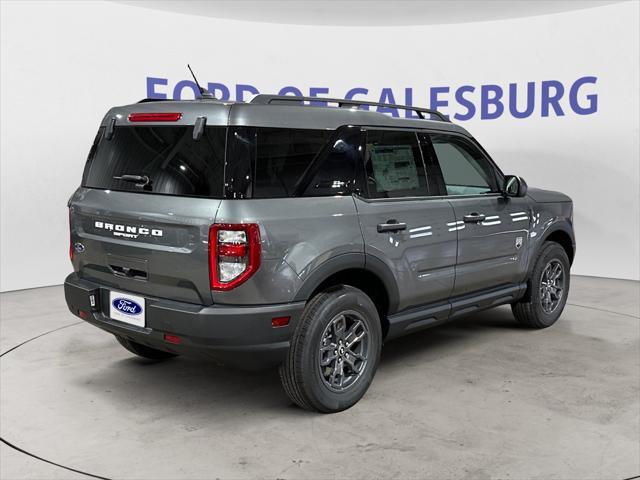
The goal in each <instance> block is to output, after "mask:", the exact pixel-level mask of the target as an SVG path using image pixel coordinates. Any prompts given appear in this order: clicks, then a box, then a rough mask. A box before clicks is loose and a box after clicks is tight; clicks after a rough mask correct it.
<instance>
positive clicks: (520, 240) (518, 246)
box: [516, 237, 522, 250]
mask: <svg viewBox="0 0 640 480" xmlns="http://www.w3.org/2000/svg"><path fill="white" fill-rule="evenodd" d="M521 246H522V237H516V250H520V247H521Z"/></svg>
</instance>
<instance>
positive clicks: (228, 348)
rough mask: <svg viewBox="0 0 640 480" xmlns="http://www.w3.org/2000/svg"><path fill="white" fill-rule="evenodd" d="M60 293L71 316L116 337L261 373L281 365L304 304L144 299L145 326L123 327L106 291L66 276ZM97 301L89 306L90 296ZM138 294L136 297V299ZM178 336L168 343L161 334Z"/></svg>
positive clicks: (123, 324)
mask: <svg viewBox="0 0 640 480" xmlns="http://www.w3.org/2000/svg"><path fill="white" fill-rule="evenodd" d="M64 294H65V299H66V301H67V306H68V307H69V310H70V311H71V313H73V314H74V315H76V316H80V312H81V311H82V312H83V316H81V317H80V318H83V317H86V318H83V320H85V321H87V322H89V323H91V324H92V325H95V326H96V327H99V328H101V329H103V330H106V331H108V332H110V333H113V334H115V335H120V336H123V337H126V338H129V339H131V340H133V341H134V342H138V343H141V344H143V345H148V346H150V347H152V348H156V349H159V350H164V351H167V352H172V353H177V354H181V355H191V356H206V357H209V358H213V359H215V360H217V361H219V362H222V363H225V364H227V365H231V366H235V367H239V368H246V369H260V368H268V367H272V366H275V365H277V364H279V363H280V362H282V360H283V359H284V357H285V355H286V353H287V351H288V349H289V342H290V339H291V337H292V334H293V330H294V329H295V326H296V324H297V322H298V319H299V318H300V315H301V314H302V310H303V308H304V302H296V303H285V304H277V305H256V306H229V305H211V306H203V305H195V304H191V303H183V302H175V301H172V300H166V299H162V298H153V297H145V301H146V314H145V315H146V326H145V327H144V328H141V327H136V326H133V325H128V324H126V323H122V322H119V321H117V320H113V319H111V318H109V316H108V314H109V289H107V288H104V287H102V286H101V285H99V284H97V283H94V282H90V281H87V280H84V279H80V278H78V276H77V275H76V274H75V273H72V274H71V275H69V276H68V277H67V278H66V280H65V283H64ZM91 295H94V298H95V299H96V304H95V306H93V307H92V306H91V302H90V296H91ZM136 295H139V294H136ZM283 316H289V317H291V320H290V321H289V324H288V325H287V326H285V327H278V328H273V327H272V326H271V319H272V318H274V317H283ZM165 333H169V334H172V335H178V336H179V337H180V344H179V345H175V344H172V343H168V342H167V341H165V339H164V334H165Z"/></svg>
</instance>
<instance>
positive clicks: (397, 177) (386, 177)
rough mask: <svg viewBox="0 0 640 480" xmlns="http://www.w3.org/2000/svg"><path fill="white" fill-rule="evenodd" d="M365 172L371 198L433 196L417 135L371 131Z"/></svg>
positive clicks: (367, 143) (412, 133)
mask: <svg viewBox="0 0 640 480" xmlns="http://www.w3.org/2000/svg"><path fill="white" fill-rule="evenodd" d="M365 169H366V172H367V185H368V190H369V197H371V198H392V197H414V196H425V195H429V189H428V187H427V181H426V174H425V169H424V164H423V162H422V156H421V153H420V147H419V146H418V140H417V138H416V135H415V133H414V132H407V131H396V130H368V131H367V142H366V149H365Z"/></svg>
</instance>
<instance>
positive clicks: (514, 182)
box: [502, 175, 527, 197]
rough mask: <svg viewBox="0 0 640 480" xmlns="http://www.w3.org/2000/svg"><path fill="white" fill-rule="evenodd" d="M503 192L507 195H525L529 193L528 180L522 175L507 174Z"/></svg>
mask: <svg viewBox="0 0 640 480" xmlns="http://www.w3.org/2000/svg"><path fill="white" fill-rule="evenodd" d="M502 194H503V195H504V196H505V197H524V196H525V195H526V194H527V182H525V181H524V178H522V177H516V176H515V175H507V176H506V177H504V186H503V187H502Z"/></svg>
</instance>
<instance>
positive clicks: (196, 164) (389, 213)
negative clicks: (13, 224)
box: [65, 95, 575, 412]
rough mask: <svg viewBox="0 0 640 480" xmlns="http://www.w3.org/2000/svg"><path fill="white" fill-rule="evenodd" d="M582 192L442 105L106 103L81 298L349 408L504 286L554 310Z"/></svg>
mask: <svg viewBox="0 0 640 480" xmlns="http://www.w3.org/2000/svg"><path fill="white" fill-rule="evenodd" d="M375 106H378V107H380V106H383V107H384V108H385V109H386V110H387V111H391V112H393V113H396V112H400V111H401V112H402V114H403V115H405V116H404V117H401V116H399V115H398V116H388V115H385V114H382V113H379V112H376V111H373V107H375ZM572 210H573V206H572V202H571V199H570V198H569V197H567V196H566V195H563V194H561V193H557V192H552V191H546V190H539V189H533V188H527V184H526V183H525V182H524V180H522V179H521V178H519V177H516V176H511V175H504V174H503V173H502V172H501V171H500V169H499V168H498V166H497V165H496V164H495V163H494V162H493V161H492V160H491V157H489V155H488V154H487V152H485V150H484V149H483V148H482V147H481V146H480V145H479V144H478V142H477V141H475V140H474V138H473V137H472V136H471V135H470V134H469V133H468V132H467V131H466V130H465V129H463V128H461V127H460V126H457V125H454V124H453V123H451V122H449V121H448V119H447V118H446V117H445V116H444V115H442V114H441V113H439V112H437V111H433V110H428V109H422V108H416V107H409V106H401V105H388V104H384V105H383V104H375V103H372V102H358V101H355V100H344V99H324V98H323V99H318V98H305V97H290V96H285V97H282V96H273V95H258V96H256V97H255V98H254V99H253V100H252V101H251V102H250V103H230V102H220V101H216V100H215V99H209V98H200V99H197V100H192V101H153V100H143V101H141V102H139V103H136V104H133V105H127V106H122V107H116V108H112V109H111V110H110V111H109V112H108V113H107V114H106V116H105V117H104V119H103V121H102V124H101V126H100V128H99V130H98V133H97V135H96V137H95V140H94V142H93V146H92V147H91V150H90V152H89V155H88V159H87V162H86V166H85V169H84V174H83V178H82V185H81V187H80V188H78V190H77V191H76V192H75V193H74V194H73V196H72V197H71V199H70V201H69V215H70V229H71V239H70V250H69V254H70V256H71V262H72V263H73V269H74V272H73V273H72V274H70V275H69V276H68V277H67V279H66V281H65V296H66V301H67V304H68V306H69V309H70V310H71V312H72V313H73V314H75V315H78V316H79V317H80V318H82V319H84V320H86V321H87V322H89V323H91V324H93V325H95V326H96V327H99V328H101V329H103V330H106V331H107V332H109V333H112V334H113V335H115V337H116V339H117V340H118V341H119V342H120V343H121V344H122V346H123V347H125V348H126V349H127V350H129V351H131V352H133V353H134V354H137V355H140V356H142V357H146V358H151V359H156V360H161V359H166V358H169V357H173V356H176V355H183V354H184V355H192V356H193V355H199V356H203V357H208V358H213V359H215V360H217V361H219V362H222V363H225V364H228V365H232V366H237V367H241V368H249V369H255V368H266V367H274V366H279V369H280V376H281V379H282V385H283V386H284V390H285V391H286V393H287V395H288V396H289V398H290V399H291V400H292V401H293V402H295V403H296V404H297V405H299V406H301V407H303V408H306V409H309V410H315V411H320V412H336V411H340V410H344V409H346V408H349V407H350V406H352V405H354V404H355V403H356V402H357V401H358V400H359V399H360V398H361V397H362V396H363V395H364V393H365V392H366V390H367V388H368V387H369V385H370V383H371V381H372V379H373V376H374V374H375V371H376V368H377V366H378V362H379V360H380V349H381V346H382V344H383V343H384V342H386V341H389V340H391V339H393V338H396V337H399V336H401V335H405V334H408V333H412V332H415V331H417V330H421V329H423V328H426V327H430V326H433V325H437V324H440V323H443V322H446V321H449V320H452V319H455V318H457V317H459V316H460V315H464V314H468V313H470V312H477V311H479V310H482V309H486V308H491V307H495V306H497V305H502V304H511V306H512V309H513V313H514V316H515V318H516V319H517V320H518V321H519V322H520V323H522V324H524V325H526V326H528V327H533V328H545V327H548V326H550V325H552V324H553V323H554V322H555V321H556V320H557V319H558V317H559V316H560V314H561V312H562V310H563V308H564V305H565V302H566V300H567V293H568V290H569V269H570V266H571V263H572V261H573V258H574V254H575V240H574V233H573V218H572V216H573V215H572Z"/></svg>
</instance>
